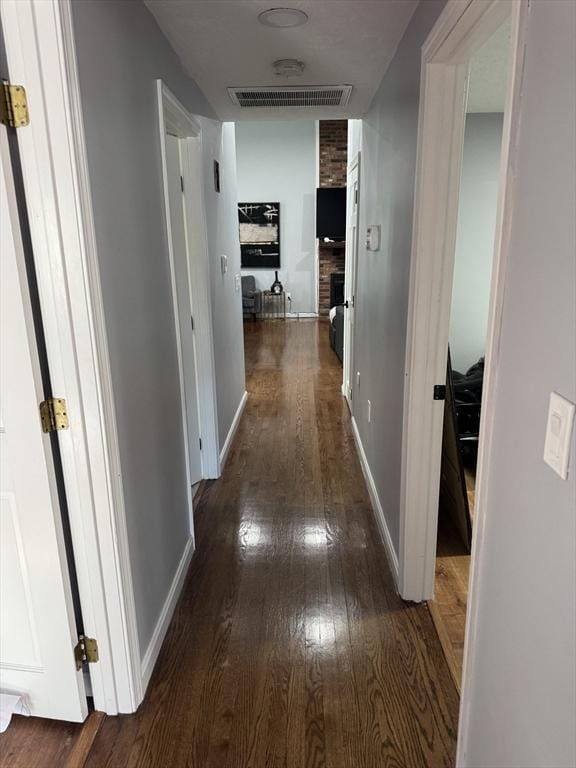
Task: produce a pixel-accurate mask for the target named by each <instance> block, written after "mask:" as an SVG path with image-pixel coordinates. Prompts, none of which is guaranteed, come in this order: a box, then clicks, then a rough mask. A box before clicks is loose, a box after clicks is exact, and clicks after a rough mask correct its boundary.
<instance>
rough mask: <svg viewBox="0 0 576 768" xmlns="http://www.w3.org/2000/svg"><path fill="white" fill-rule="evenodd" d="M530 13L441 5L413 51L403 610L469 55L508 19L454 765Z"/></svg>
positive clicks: (414, 551) (428, 497)
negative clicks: (416, 97) (417, 60)
mask: <svg viewBox="0 0 576 768" xmlns="http://www.w3.org/2000/svg"><path fill="white" fill-rule="evenodd" d="M528 14H529V3H528V2H527V1H526V0H512V2H510V1H509V0H491V1H490V2H486V0H466V2H462V1H461V0H449V2H448V4H447V5H446V6H445V8H444V10H443V12H442V13H441V14H440V17H439V18H438V21H437V22H436V24H435V26H434V28H433V30H432V32H431V33H430V35H429V37H428V39H427V40H426V43H425V45H424V46H423V49H422V72H421V88H420V114H419V121H418V150H417V175H416V185H415V207H414V221H413V242H412V256H411V272H410V294H409V310H408V329H407V350H406V369H405V378H406V386H405V392H404V423H403V446H402V480H401V504H400V552H399V555H400V556H399V563H400V574H399V591H400V594H401V596H402V597H403V598H404V599H407V600H414V601H421V600H426V599H429V598H431V597H432V594H433V589H434V570H435V553H436V530H437V523H438V490H439V474H440V447H441V435H442V416H443V402H442V401H439V402H434V401H433V399H432V388H433V385H434V384H437V383H439V382H443V381H444V380H445V375H446V358H447V350H448V331H449V316H450V298H451V290H452V274H453V268H454V251H455V235H456V223H457V205H456V203H457V201H458V191H459V182H460V167H461V154H462V147H463V135H464V122H465V110H464V107H463V100H464V97H465V93H466V80H467V66H468V62H469V60H470V58H471V56H472V54H473V53H474V52H475V51H476V50H477V49H478V48H479V47H480V45H482V43H483V42H485V41H486V40H487V39H488V38H489V37H490V35H491V34H492V33H493V32H495V31H496V29H497V28H498V27H499V26H500V24H501V23H502V22H503V21H504V20H505V19H506V18H507V17H509V16H510V17H511V19H512V31H511V40H510V63H509V73H508V92H507V98H506V107H505V113H504V127H503V135H502V149H501V165H500V186H499V195H498V212H497V220H496V230H495V238H494V260H493V268H492V283H491V297H490V309H489V320H488V331H487V344H486V366H485V371H486V373H485V382H484V396H483V407H482V416H481V423H480V441H479V455H478V470H477V483H476V513H475V525H474V531H473V536H472V554H471V563H470V585H469V599H468V611H467V615H466V635H465V645H464V665H463V673H462V681H463V684H462V695H461V700H460V726H459V735H458V753H457V758H456V764H457V765H462V764H463V763H464V759H465V754H464V748H465V747H464V745H465V743H466V733H467V731H468V723H469V714H470V713H469V702H470V695H469V691H470V690H471V688H472V686H473V684H474V681H473V670H472V666H473V662H472V659H473V658H474V656H475V654H476V647H475V638H476V636H477V633H476V631H475V628H476V626H477V624H478V620H479V619H478V611H479V605H478V596H477V586H476V585H477V584H478V583H479V582H480V579H481V572H482V569H483V567H484V561H485V558H486V552H485V545H484V541H485V524H486V522H485V521H486V504H487V501H486V500H487V498H488V486H489V483H490V476H489V473H488V469H487V468H488V465H489V462H488V458H489V455H490V450H491V442H492V437H493V431H494V418H495V410H494V402H495V392H496V386H497V380H498V371H499V367H500V345H499V338H500V329H501V324H502V314H503V307H504V291H505V274H506V268H507V258H508V250H509V241H510V230H511V222H512V216H513V206H514V166H515V161H516V146H517V131H518V125H519V120H520V107H521V90H522V75H523V65H524V54H525V47H526V39H527V32H526V29H527V19H528Z"/></svg>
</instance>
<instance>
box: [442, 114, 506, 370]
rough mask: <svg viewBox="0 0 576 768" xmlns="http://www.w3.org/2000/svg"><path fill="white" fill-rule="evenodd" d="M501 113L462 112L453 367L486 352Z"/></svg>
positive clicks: (467, 363)
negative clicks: (462, 147) (462, 142)
mask: <svg viewBox="0 0 576 768" xmlns="http://www.w3.org/2000/svg"><path fill="white" fill-rule="evenodd" d="M502 120H503V115H502V114H497V113H496V114H495V113H475V114H469V115H467V116H466V132H465V136H464V153H463V157H462V178H461V183H460V201H459V207H458V231H457V238H456V261H455V265H454V283H453V288H452V310H451V316H450V353H451V356H452V367H453V368H454V369H455V370H457V371H461V372H462V373H464V372H465V371H466V370H467V369H468V368H469V367H470V366H471V365H473V364H474V363H475V362H476V361H477V360H478V358H480V357H482V356H483V355H484V351H485V346H486V332H487V328H488V307H489V304H490V284H491V279H492V262H493V255H494V230H495V226H496V209H497V207H498V181H499V176H500V148H501V144H502Z"/></svg>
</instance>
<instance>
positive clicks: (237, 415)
mask: <svg viewBox="0 0 576 768" xmlns="http://www.w3.org/2000/svg"><path fill="white" fill-rule="evenodd" d="M247 400H248V392H244V394H243V395H242V399H241V400H240V402H239V403H238V408H237V409H236V413H235V414H234V418H233V419H232V424H231V425H230V429H229V430H228V434H227V435H226V440H225V441H224V445H223V446H222V450H221V451H220V473H222V472H223V470H224V464H226V459H227V458H228V453H229V451H230V447H231V445H232V441H233V440H234V435H235V434H236V431H237V429H238V425H239V424H240V419H241V418H242V414H243V413H244V408H246V402H247Z"/></svg>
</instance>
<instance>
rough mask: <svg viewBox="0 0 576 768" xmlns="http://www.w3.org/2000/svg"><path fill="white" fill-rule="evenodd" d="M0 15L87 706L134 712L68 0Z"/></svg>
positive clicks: (112, 436) (116, 465)
mask: <svg viewBox="0 0 576 768" xmlns="http://www.w3.org/2000/svg"><path fill="white" fill-rule="evenodd" d="M1 15H2V24H3V27H4V30H5V38H6V39H5V43H6V55H7V60H8V67H9V72H10V77H11V80H12V82H15V83H19V84H22V85H24V86H25V88H26V90H27V94H28V103H29V107H30V124H29V125H28V126H26V127H24V128H19V129H18V130H17V138H18V146H19V152H20V157H21V163H22V172H23V181H24V187H25V193H26V202H27V206H28V210H29V214H30V230H31V237H32V244H33V250H34V261H35V265H36V271H37V280H38V290H39V298H40V307H41V312H42V319H43V325H44V330H45V336H46V347H47V355H48V362H49V366H50V373H51V379H52V386H53V390H54V392H55V394H56V396H61V397H65V398H66V401H67V406H68V413H69V415H70V427H69V429H67V430H64V431H59V432H58V440H59V444H60V451H61V455H62V466H63V473H64V482H65V487H66V495H67V502H68V508H69V517H70V527H71V538H72V546H73V550H74V560H75V563H76V568H77V574H78V588H79V593H80V601H81V606H82V616H83V622H84V631H85V633H86V635H87V636H90V637H95V638H96V639H97V641H98V651H99V662H98V663H97V664H90V665H89V673H90V681H91V687H92V694H93V697H94V706H95V709H97V710H100V711H104V712H106V713H107V714H110V715H115V714H118V713H119V712H133V711H135V710H136V709H137V707H138V705H139V704H140V702H141V701H142V698H143V693H144V690H143V684H142V671H141V654H140V646H139V641H138V631H137V624H136V609H135V604H134V590H133V585H132V573H131V567H130V554H129V549H128V535H127V528H126V516H125V509H124V494H123V488H122V469H121V465H120V453H119V446H118V434H117V425H116V416H115V409H114V394H113V387H112V376H111V371H110V363H109V354H108V345H107V336H106V329H105V316H104V307H103V302H102V293H101V286H100V277H99V267H98V256H97V245H96V237H95V228H94V219H93V209H92V200H91V192H90V180H89V170H88V161H87V153H86V143H85V135H84V125H83V116H82V106H81V97H80V87H79V81H78V72H77V61H76V49H75V43H74V30H73V20H72V8H71V0H2V4H1ZM71 211H73V212H74V213H75V215H70V212H71ZM72 652H73V649H71V653H72Z"/></svg>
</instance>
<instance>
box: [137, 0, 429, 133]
mask: <svg viewBox="0 0 576 768" xmlns="http://www.w3.org/2000/svg"><path fill="white" fill-rule="evenodd" d="M145 2H146V5H147V6H148V8H149V9H150V10H151V11H152V13H153V14H154V16H155V17H156V20H157V21H158V24H159V25H160V28H161V29H162V31H163V32H164V34H165V35H166V37H167V38H168V40H169V41H170V43H171V44H172V47H173V48H174V50H175V51H176V53H177V54H178V55H179V57H180V59H181V61H182V63H183V65H184V67H185V69H186V70H187V72H188V73H189V74H190V75H191V76H192V77H193V78H194V79H195V80H196V82H197V83H198V85H199V86H200V87H201V88H202V90H203V91H204V94H205V96H206V98H207V99H208V101H209V102H210V104H211V105H212V107H213V109H214V111H215V112H216V114H217V115H218V117H219V118H220V119H222V120H266V119H269V120H289V119H295V118H299V117H304V118H306V119H308V120H310V119H316V118H320V117H322V118H328V117H334V118H347V117H361V116H362V115H363V114H365V112H366V111H367V110H368V108H369V106H370V103H371V101H372V98H373V96H374V93H375V92H376V89H377V88H378V86H379V85H380V82H381V80H382V77H383V75H384V72H385V71H386V68H387V67H388V65H389V64H390V61H391V60H392V58H393V56H394V53H395V51H396V48H397V46H398V43H399V42H400V40H401V38H402V35H403V34H404V30H405V29H406V27H407V25H408V22H409V21H410V18H411V17H412V14H413V12H414V10H415V8H416V6H417V4H418V0H145ZM281 6H285V7H291V8H300V9H302V10H303V11H305V12H306V13H307V14H308V15H309V17H310V18H309V21H308V23H307V24H306V25H304V26H302V27H295V28H292V29H272V28H269V27H265V26H263V25H262V24H260V23H259V22H258V19H257V17H258V14H259V13H261V12H262V11H264V10H267V9H269V8H274V7H281ZM284 58H295V59H300V60H301V61H304V62H305V64H306V69H305V71H304V75H303V76H302V77H296V78H285V77H278V76H276V75H275V74H274V72H273V70H272V63H273V62H274V61H275V60H277V59H284ZM348 84H349V85H353V86H354V88H353V91H352V95H351V97H350V101H349V102H348V105H347V106H346V107H345V108H338V107H332V108H323V109H317V108H305V109H298V108H294V107H292V108H274V109H262V108H256V109H241V108H240V107H237V106H235V105H234V104H233V103H232V101H231V100H230V97H229V96H228V93H227V90H226V89H227V87H228V86H256V85H258V86H263V85H264V86H269V85H348Z"/></svg>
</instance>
